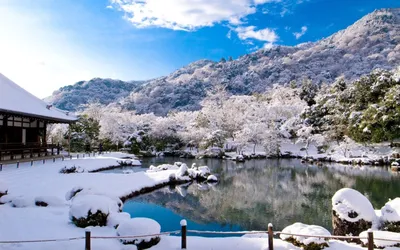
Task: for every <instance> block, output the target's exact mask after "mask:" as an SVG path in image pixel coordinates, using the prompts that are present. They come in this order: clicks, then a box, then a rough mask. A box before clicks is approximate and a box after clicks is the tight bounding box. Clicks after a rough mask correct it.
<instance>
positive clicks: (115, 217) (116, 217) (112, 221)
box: [107, 212, 131, 228]
mask: <svg viewBox="0 0 400 250" xmlns="http://www.w3.org/2000/svg"><path fill="white" fill-rule="evenodd" d="M130 219H131V215H130V214H128V213H125V212H123V213H111V214H110V215H109V216H108V217H107V226H108V227H114V228H116V227H118V226H119V224H121V223H122V222H123V221H126V220H130Z"/></svg>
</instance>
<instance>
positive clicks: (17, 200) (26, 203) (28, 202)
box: [2, 195, 35, 207]
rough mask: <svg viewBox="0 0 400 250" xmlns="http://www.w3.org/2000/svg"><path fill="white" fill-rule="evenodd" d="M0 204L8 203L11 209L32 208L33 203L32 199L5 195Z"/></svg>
mask: <svg viewBox="0 0 400 250" xmlns="http://www.w3.org/2000/svg"><path fill="white" fill-rule="evenodd" d="M2 203H10V204H11V206H12V207H33V206H34V205H35V201H34V199H33V198H32V197H26V196H12V195H5V196H3V197H2Z"/></svg>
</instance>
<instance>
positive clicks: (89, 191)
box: [65, 186, 124, 211]
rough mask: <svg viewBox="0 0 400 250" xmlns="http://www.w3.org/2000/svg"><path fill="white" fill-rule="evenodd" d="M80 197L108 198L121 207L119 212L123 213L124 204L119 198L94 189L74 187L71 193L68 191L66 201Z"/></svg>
mask: <svg viewBox="0 0 400 250" xmlns="http://www.w3.org/2000/svg"><path fill="white" fill-rule="evenodd" d="M80 195H100V196H106V197H108V198H110V199H112V200H114V201H115V202H116V203H117V204H118V207H119V210H120V211H122V207H123V205H124V203H123V202H122V201H121V199H120V198H119V197H116V196H113V195H108V194H104V193H102V192H99V191H97V190H95V189H93V188H84V187H80V186H78V187H74V188H72V189H71V190H70V191H68V192H67V193H66V194H65V199H66V200H73V199H74V198H75V197H77V196H80Z"/></svg>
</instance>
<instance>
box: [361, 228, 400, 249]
mask: <svg viewBox="0 0 400 250" xmlns="http://www.w3.org/2000/svg"><path fill="white" fill-rule="evenodd" d="M372 232H373V234H374V245H375V247H377V248H386V247H400V243H398V242H394V241H386V240H377V239H376V238H380V239H391V240H397V241H400V234H399V233H393V232H387V231H372ZM360 237H365V238H367V237H368V231H364V232H362V233H361V234H360ZM361 241H362V243H363V244H364V245H365V246H366V245H367V244H368V240H367V239H362V240H361Z"/></svg>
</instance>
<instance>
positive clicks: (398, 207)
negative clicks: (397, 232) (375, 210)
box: [381, 198, 400, 222]
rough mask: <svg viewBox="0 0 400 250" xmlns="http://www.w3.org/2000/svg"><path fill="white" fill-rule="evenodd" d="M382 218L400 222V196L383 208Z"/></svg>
mask: <svg viewBox="0 0 400 250" xmlns="http://www.w3.org/2000/svg"><path fill="white" fill-rule="evenodd" d="M381 212H382V217H381V218H382V219H383V220H384V221H388V222H400V198H396V199H394V200H391V201H389V202H387V203H386V204H385V206H383V207H382V209H381Z"/></svg>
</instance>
